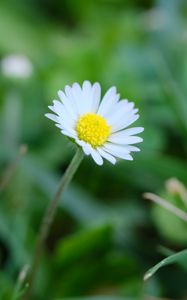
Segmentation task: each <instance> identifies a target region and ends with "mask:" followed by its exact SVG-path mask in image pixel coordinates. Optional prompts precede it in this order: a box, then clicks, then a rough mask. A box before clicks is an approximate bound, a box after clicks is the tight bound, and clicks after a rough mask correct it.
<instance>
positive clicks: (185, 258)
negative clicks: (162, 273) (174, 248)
mask: <svg viewBox="0 0 187 300" xmlns="http://www.w3.org/2000/svg"><path fill="white" fill-rule="evenodd" d="M173 263H185V264H187V249H186V250H183V251H180V252H178V253H176V254H173V255H170V256H169V257H167V258H165V259H163V260H161V261H160V262H159V263H158V264H156V265H155V266H154V267H153V268H151V269H149V270H148V271H147V272H146V273H145V275H144V280H147V279H149V278H150V277H151V276H153V275H154V274H155V273H156V272H157V271H158V270H159V269H160V268H162V267H165V266H167V265H170V264H173Z"/></svg>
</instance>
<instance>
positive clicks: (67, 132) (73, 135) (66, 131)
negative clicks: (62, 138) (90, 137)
mask: <svg viewBox="0 0 187 300" xmlns="http://www.w3.org/2000/svg"><path fill="white" fill-rule="evenodd" d="M61 133H62V134H64V135H67V136H68V137H70V138H73V139H75V138H76V135H75V134H73V133H71V132H69V131H68V130H61Z"/></svg>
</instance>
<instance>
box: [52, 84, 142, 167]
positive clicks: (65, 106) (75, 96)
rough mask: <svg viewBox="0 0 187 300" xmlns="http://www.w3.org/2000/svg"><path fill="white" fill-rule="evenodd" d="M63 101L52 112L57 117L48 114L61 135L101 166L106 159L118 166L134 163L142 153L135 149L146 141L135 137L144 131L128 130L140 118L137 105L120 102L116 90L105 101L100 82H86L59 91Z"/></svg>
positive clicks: (110, 90)
mask: <svg viewBox="0 0 187 300" xmlns="http://www.w3.org/2000/svg"><path fill="white" fill-rule="evenodd" d="M58 96H59V98H60V100H61V101H59V100H54V101H53V106H49V108H50V109H51V110H52V111H53V112H54V113H55V114H46V117H48V118H49V119H51V120H53V121H54V122H55V123H56V126H57V127H59V128H60V129H61V133H62V134H64V135H66V136H68V137H69V138H71V139H72V140H74V141H75V143H77V144H78V145H79V146H80V147H82V150H83V151H84V153H85V154H86V155H91V156H92V158H93V159H94V161H95V162H96V163H97V164H98V165H102V164H103V158H105V159H107V160H108V161H110V162H111V163H112V164H115V163H116V160H117V158H120V159H126V160H133V158H132V156H131V155H130V153H131V152H133V151H140V149H139V148H137V147H135V146H132V145H134V144H136V143H140V142H142V141H143V139H142V138H140V137H138V136H135V135H136V134H138V133H140V132H142V131H143V130H144V129H143V127H133V128H128V127H129V126H130V125H131V124H132V123H134V122H135V121H136V120H137V119H138V118H139V115H138V114H137V112H138V109H135V108H134V103H133V102H129V101H128V100H126V99H125V100H124V99H123V100H120V101H119V99H120V95H119V94H117V91H116V88H115V87H111V88H110V89H109V90H108V91H107V92H106V94H105V95H104V97H103V99H102V101H101V87H100V84H99V83H98V82H96V83H94V84H93V85H91V83H90V82H89V81H84V82H83V85H82V87H81V86H80V85H79V84H78V83H74V84H73V85H72V87H71V86H66V87H65V92H63V91H61V90H60V91H59V92H58Z"/></svg>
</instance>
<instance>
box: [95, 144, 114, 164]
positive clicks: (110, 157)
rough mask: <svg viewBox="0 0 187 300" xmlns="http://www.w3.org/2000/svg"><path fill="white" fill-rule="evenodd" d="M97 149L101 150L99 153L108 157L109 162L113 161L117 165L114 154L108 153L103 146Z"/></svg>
mask: <svg viewBox="0 0 187 300" xmlns="http://www.w3.org/2000/svg"><path fill="white" fill-rule="evenodd" d="M97 151H98V152H99V154H100V155H101V156H102V157H104V158H105V159H107V160H108V161H109V162H111V163H112V164H113V165H115V163H116V159H115V157H114V156H112V155H111V154H109V153H107V152H106V151H104V150H103V149H102V148H101V147H98V148H97Z"/></svg>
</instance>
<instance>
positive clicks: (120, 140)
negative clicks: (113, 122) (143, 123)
mask: <svg viewBox="0 0 187 300" xmlns="http://www.w3.org/2000/svg"><path fill="white" fill-rule="evenodd" d="M139 128H141V127H139ZM133 129H135V128H130V129H126V130H122V131H118V132H116V133H113V134H112V135H111V136H109V138H108V141H110V142H112V143H116V144H122V145H127V144H136V143H140V142H142V141H143V139H142V138H140V137H137V136H131V135H128V133H132V134H133V133H135V132H141V131H140V130H138V129H137V130H133Z"/></svg>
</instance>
